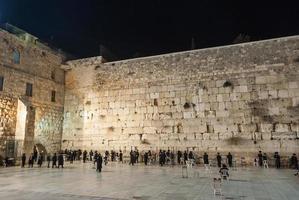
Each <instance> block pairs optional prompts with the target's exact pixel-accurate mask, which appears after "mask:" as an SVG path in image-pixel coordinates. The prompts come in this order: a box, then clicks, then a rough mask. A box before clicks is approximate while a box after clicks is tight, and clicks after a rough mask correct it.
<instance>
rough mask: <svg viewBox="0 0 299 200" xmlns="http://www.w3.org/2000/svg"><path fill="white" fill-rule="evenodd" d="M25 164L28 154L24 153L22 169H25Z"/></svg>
mask: <svg viewBox="0 0 299 200" xmlns="http://www.w3.org/2000/svg"><path fill="white" fill-rule="evenodd" d="M25 164H26V154H25V153H23V155H22V165H21V166H22V168H24V167H25Z"/></svg>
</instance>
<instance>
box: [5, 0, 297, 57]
mask: <svg viewBox="0 0 299 200" xmlns="http://www.w3.org/2000/svg"><path fill="white" fill-rule="evenodd" d="M280 2H281V3H274V1H263V0H259V1H242V0H238V1H237V0H236V1H231V0H219V1H215V0H196V1H188V0H119V1H114V0H0V21H1V22H9V23H11V24H13V25H16V26H18V27H20V28H22V29H24V30H26V31H27V32H29V33H32V34H33V35H35V36H37V37H39V38H40V39H42V40H45V41H49V40H50V38H52V40H51V43H52V44H54V45H55V46H57V47H58V48H61V49H63V50H64V51H66V52H69V53H71V54H73V55H75V56H77V57H88V56H94V55H98V54H99V45H100V44H103V45H105V46H106V47H107V48H108V49H110V50H111V51H112V52H113V53H114V54H115V55H116V56H117V58H118V59H124V58H132V57H136V56H147V55H156V54H161V53H169V52H175V51H184V50H189V49H190V47H191V38H192V37H193V38H194V39H195V43H196V48H205V47H211V46H219V45H225V44H231V43H232V41H233V40H234V38H236V37H237V35H239V34H240V33H242V34H246V35H249V36H250V37H251V40H260V39H266V38H273V37H281V36H288V35H296V34H299V3H295V2H296V1H292V2H287V1H282V0H281V1H280Z"/></svg>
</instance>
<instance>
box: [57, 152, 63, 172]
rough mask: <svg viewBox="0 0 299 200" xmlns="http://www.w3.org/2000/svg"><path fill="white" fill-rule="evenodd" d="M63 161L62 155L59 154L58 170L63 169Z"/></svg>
mask: <svg viewBox="0 0 299 200" xmlns="http://www.w3.org/2000/svg"><path fill="white" fill-rule="evenodd" d="M63 164H64V160H63V155H62V153H60V154H59V156H58V168H59V167H60V166H61V168H63Z"/></svg>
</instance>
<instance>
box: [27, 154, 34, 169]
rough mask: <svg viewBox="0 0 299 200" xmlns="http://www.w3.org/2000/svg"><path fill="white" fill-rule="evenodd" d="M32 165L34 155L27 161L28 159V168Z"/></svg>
mask: <svg viewBox="0 0 299 200" xmlns="http://www.w3.org/2000/svg"><path fill="white" fill-rule="evenodd" d="M33 163H34V154H31V155H30V157H29V159H28V167H29V168H30V167H31V168H33Z"/></svg>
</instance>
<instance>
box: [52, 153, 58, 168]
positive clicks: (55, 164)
mask: <svg viewBox="0 0 299 200" xmlns="http://www.w3.org/2000/svg"><path fill="white" fill-rule="evenodd" d="M54 166H55V168H57V154H56V153H54V155H53V157H52V168H54Z"/></svg>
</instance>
